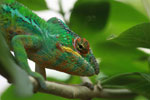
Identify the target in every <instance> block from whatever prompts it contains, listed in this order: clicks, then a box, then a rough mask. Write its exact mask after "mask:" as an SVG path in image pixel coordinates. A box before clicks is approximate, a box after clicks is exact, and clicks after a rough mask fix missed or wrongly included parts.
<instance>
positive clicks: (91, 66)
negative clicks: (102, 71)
mask: <svg viewBox="0 0 150 100" xmlns="http://www.w3.org/2000/svg"><path fill="white" fill-rule="evenodd" d="M61 49H62V50H63V51H65V52H67V53H70V54H73V56H75V57H74V58H78V61H77V63H76V65H75V66H76V67H75V66H74V68H72V69H76V70H74V71H72V72H71V73H70V74H75V75H80V76H92V75H94V74H98V73H99V65H98V63H97V61H96V59H95V57H94V55H93V53H92V50H91V49H90V46H89V43H88V41H87V40H86V39H85V38H80V37H77V38H75V39H74V40H73V49H72V48H70V47H66V46H62V47H61ZM67 73H68V72H67Z"/></svg>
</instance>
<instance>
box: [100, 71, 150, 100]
mask: <svg viewBox="0 0 150 100" xmlns="http://www.w3.org/2000/svg"><path fill="white" fill-rule="evenodd" d="M102 86H103V87H104V88H111V87H113V88H114V87H118V86H119V87H122V88H127V89H129V90H131V91H133V92H135V93H139V94H142V95H144V96H146V97H148V98H150V94H149V93H150V74H146V73H139V72H136V73H127V74H120V75H116V76H113V77H110V78H108V79H106V80H103V81H102Z"/></svg>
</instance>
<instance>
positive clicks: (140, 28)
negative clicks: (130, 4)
mask: <svg viewBox="0 0 150 100" xmlns="http://www.w3.org/2000/svg"><path fill="white" fill-rule="evenodd" d="M149 33H150V23H142V24H140V25H136V26H134V27H132V28H130V29H128V30H127V31H125V32H123V33H122V34H121V35H120V36H118V37H117V38H115V39H114V41H115V42H117V43H119V44H121V45H124V46H130V47H132V48H135V47H144V48H150V44H149V43H150V34H149Z"/></svg>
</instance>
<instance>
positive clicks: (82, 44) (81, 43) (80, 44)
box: [74, 38, 89, 54]
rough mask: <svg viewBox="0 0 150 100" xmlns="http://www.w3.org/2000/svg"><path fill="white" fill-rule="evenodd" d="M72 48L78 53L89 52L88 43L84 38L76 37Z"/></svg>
mask: <svg viewBox="0 0 150 100" xmlns="http://www.w3.org/2000/svg"><path fill="white" fill-rule="evenodd" d="M74 48H75V49H76V50H77V51H78V52H79V53H80V54H87V53H88V52H89V43H88V41H87V40H86V39H85V38H83V39H82V38H77V39H75V41H74Z"/></svg>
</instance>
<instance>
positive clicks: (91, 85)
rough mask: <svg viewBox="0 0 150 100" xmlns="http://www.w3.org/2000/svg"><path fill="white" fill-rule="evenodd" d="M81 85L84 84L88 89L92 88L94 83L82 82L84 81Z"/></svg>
mask: <svg viewBox="0 0 150 100" xmlns="http://www.w3.org/2000/svg"><path fill="white" fill-rule="evenodd" d="M82 86H86V87H87V88H89V89H90V90H94V85H93V84H92V83H89V82H84V83H82Z"/></svg>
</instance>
